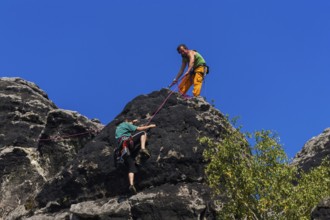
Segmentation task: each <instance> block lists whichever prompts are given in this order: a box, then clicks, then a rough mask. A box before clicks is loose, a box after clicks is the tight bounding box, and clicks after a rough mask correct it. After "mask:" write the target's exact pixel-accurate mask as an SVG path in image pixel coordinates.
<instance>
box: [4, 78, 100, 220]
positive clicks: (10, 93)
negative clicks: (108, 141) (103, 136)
mask: <svg viewBox="0 0 330 220" xmlns="http://www.w3.org/2000/svg"><path fill="white" fill-rule="evenodd" d="M0 103H1V104H0V183H1V189H0V190H1V192H0V217H2V218H5V217H6V216H7V215H8V214H9V213H10V212H12V211H13V210H14V209H15V208H17V207H18V206H20V205H24V206H25V207H31V206H32V205H33V204H34V197H35V195H36V194H37V193H38V192H39V191H40V190H41V189H42V187H43V185H44V184H45V183H46V182H48V181H50V179H52V178H54V176H56V175H57V172H60V170H61V167H62V166H64V165H65V164H66V163H68V162H69V161H71V160H72V159H73V158H74V157H75V155H76V154H77V152H78V150H79V148H81V146H82V144H83V143H86V142H88V141H89V140H91V139H92V138H93V137H94V136H95V135H94V133H93V132H92V130H100V129H102V128H103V127H104V126H103V125H101V124H98V123H94V122H92V121H90V120H88V119H87V118H86V117H84V116H81V115H79V114H78V113H75V112H70V111H65V110H61V109H58V108H57V107H56V105H55V104H54V103H53V102H52V101H50V100H49V99H48V97H47V94H46V93H45V92H44V91H42V90H41V89H40V88H39V87H38V86H36V85H35V84H33V83H31V82H27V81H25V80H22V79H20V78H0ZM78 131H79V132H85V131H89V133H88V134H87V133H86V134H85V135H84V136H82V137H81V138H80V139H79V141H77V139H76V138H75V137H67V138H65V140H62V141H61V142H55V141H54V140H55V139H54V137H55V136H54V135H55V134H56V135H58V136H61V135H62V134H64V132H68V133H66V134H71V133H70V132H75V133H78ZM62 132H63V133H62ZM51 148H52V149H51Z"/></svg>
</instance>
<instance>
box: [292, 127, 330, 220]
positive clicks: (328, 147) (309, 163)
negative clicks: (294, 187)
mask: <svg viewBox="0 0 330 220" xmlns="http://www.w3.org/2000/svg"><path fill="white" fill-rule="evenodd" d="M326 158H328V159H329V160H330V128H327V129H325V130H324V131H323V132H322V133H321V134H319V135H318V136H316V137H313V138H311V139H310V140H309V141H307V143H306V144H305V145H304V147H303V148H302V150H301V151H300V152H298V153H297V154H296V156H295V157H294V159H293V162H292V165H295V166H299V167H300V168H301V169H303V170H305V171H309V170H310V169H311V168H313V167H317V166H319V165H320V164H321V162H322V160H324V159H326ZM329 175H330V174H329ZM328 187H329V191H330V186H328ZM311 219H315V220H325V219H330V198H328V199H325V200H324V201H322V202H320V204H319V205H318V206H316V207H315V208H314V210H313V212H312V215H311Z"/></svg>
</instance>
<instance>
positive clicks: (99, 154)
mask: <svg viewBox="0 0 330 220" xmlns="http://www.w3.org/2000/svg"><path fill="white" fill-rule="evenodd" d="M0 91H1V93H2V95H1V96H0V102H1V103H6V105H5V106H1V109H0V110H1V112H0V116H1V119H2V120H1V124H2V125H1V127H0V133H1V139H0V146H1V148H0V150H1V153H0V166H1V171H0V172H1V173H0V178H1V195H0V204H1V207H0V211H1V213H0V216H2V218H4V219H214V218H215V216H216V214H215V212H216V210H217V209H218V206H217V205H216V204H214V202H213V200H212V198H211V193H210V190H209V188H208V187H207V185H206V184H205V176H204V166H205V164H206V162H205V161H204V160H203V156H202V153H203V151H204V149H205V147H206V146H203V145H202V144H200V143H199V141H198V138H199V137H203V136H208V137H210V138H213V139H214V140H216V141H219V140H220V139H221V136H222V134H223V133H224V132H226V131H227V129H232V128H231V125H230V124H229V123H228V122H227V120H226V118H225V117H224V116H223V115H222V114H221V113H220V112H219V111H218V110H217V109H215V108H214V107H213V106H211V105H210V104H209V103H207V102H206V101H205V100H204V99H203V98H191V99H182V98H181V97H180V96H178V95H177V94H175V93H173V94H172V95H171V97H169V99H168V100H167V102H166V103H165V104H164V106H163V107H162V109H161V110H160V111H158V112H157V114H155V113H156V111H157V109H158V108H159V106H160V105H161V104H162V103H163V102H164V100H165V99H166V97H167V96H168V95H169V92H170V91H169V90H167V89H163V90H161V91H155V92H152V93H150V94H148V95H141V96H138V97H136V98H135V99H134V100H132V101H131V102H130V103H128V104H127V105H126V107H125V108H124V109H123V111H122V112H121V113H120V114H119V115H118V116H117V117H116V118H115V119H114V120H113V121H112V122H111V123H109V124H108V125H107V126H105V127H104V126H103V125H101V124H100V123H97V122H95V121H93V120H89V119H87V118H86V117H84V116H82V115H80V114H78V113H77V112H72V111H67V110H63V109H58V108H57V107H56V106H55V104H53V103H52V102H51V101H50V100H49V99H48V97H47V95H46V94H45V93H44V92H43V91H42V90H41V89H40V88H38V87H37V86H36V85H35V84H33V83H30V82H26V81H24V80H22V79H19V78H1V79H0ZM126 117H136V118H138V119H139V120H140V123H141V124H143V123H148V122H150V120H151V119H152V123H155V124H156V125H157V127H156V128H153V129H150V131H149V132H148V146H147V147H148V149H149V151H150V152H151V155H152V156H151V158H150V159H149V160H148V161H147V162H146V163H145V164H144V165H143V166H141V167H140V168H139V172H138V174H137V175H136V179H135V182H136V188H137V190H138V194H137V195H134V196H132V197H129V196H128V195H127V191H128V178H127V171H126V170H125V168H119V169H118V168H115V167H114V161H113V155H112V154H113V149H114V147H115V139H114V131H115V128H116V125H117V124H118V123H119V122H121V121H122V120H123V119H124V118H126Z"/></svg>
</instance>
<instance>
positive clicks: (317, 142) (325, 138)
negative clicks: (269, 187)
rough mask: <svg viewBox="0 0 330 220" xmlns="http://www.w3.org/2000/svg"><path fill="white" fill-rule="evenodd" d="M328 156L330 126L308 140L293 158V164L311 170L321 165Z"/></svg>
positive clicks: (329, 153) (329, 150)
mask: <svg viewBox="0 0 330 220" xmlns="http://www.w3.org/2000/svg"><path fill="white" fill-rule="evenodd" d="M326 157H329V158H330V128H327V129H325V130H324V131H323V132H322V133H321V134H319V135H318V136H316V137H313V138H311V139H310V140H309V141H307V143H306V144H305V145H304V147H303V148H302V150H301V151H300V152H298V153H297V154H296V156H295V157H294V158H293V162H292V164H294V165H298V166H299V167H301V168H302V169H303V170H309V169H310V168H311V167H316V166H318V165H320V164H321V162H322V160H323V159H325V158H326Z"/></svg>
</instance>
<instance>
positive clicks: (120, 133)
mask: <svg viewBox="0 0 330 220" xmlns="http://www.w3.org/2000/svg"><path fill="white" fill-rule="evenodd" d="M136 122H138V120H136V119H135V120H131V121H130V120H128V119H125V121H124V122H122V123H120V124H119V125H118V126H117V128H116V132H115V138H116V141H117V144H118V148H120V149H121V150H120V151H121V154H120V158H121V159H122V160H123V161H124V163H125V165H126V166H127V167H128V181H129V191H130V192H131V194H136V189H135V186H134V174H135V173H137V165H139V164H140V159H141V157H143V158H149V157H150V154H149V152H148V150H147V149H146V142H147V133H146V132H145V131H144V130H147V129H149V128H154V127H156V125H155V124H150V125H146V126H136V125H134V124H135V123H136ZM135 131H139V132H138V133H136V134H134V135H132V134H133V133H134V132H135ZM138 145H140V148H138Z"/></svg>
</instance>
